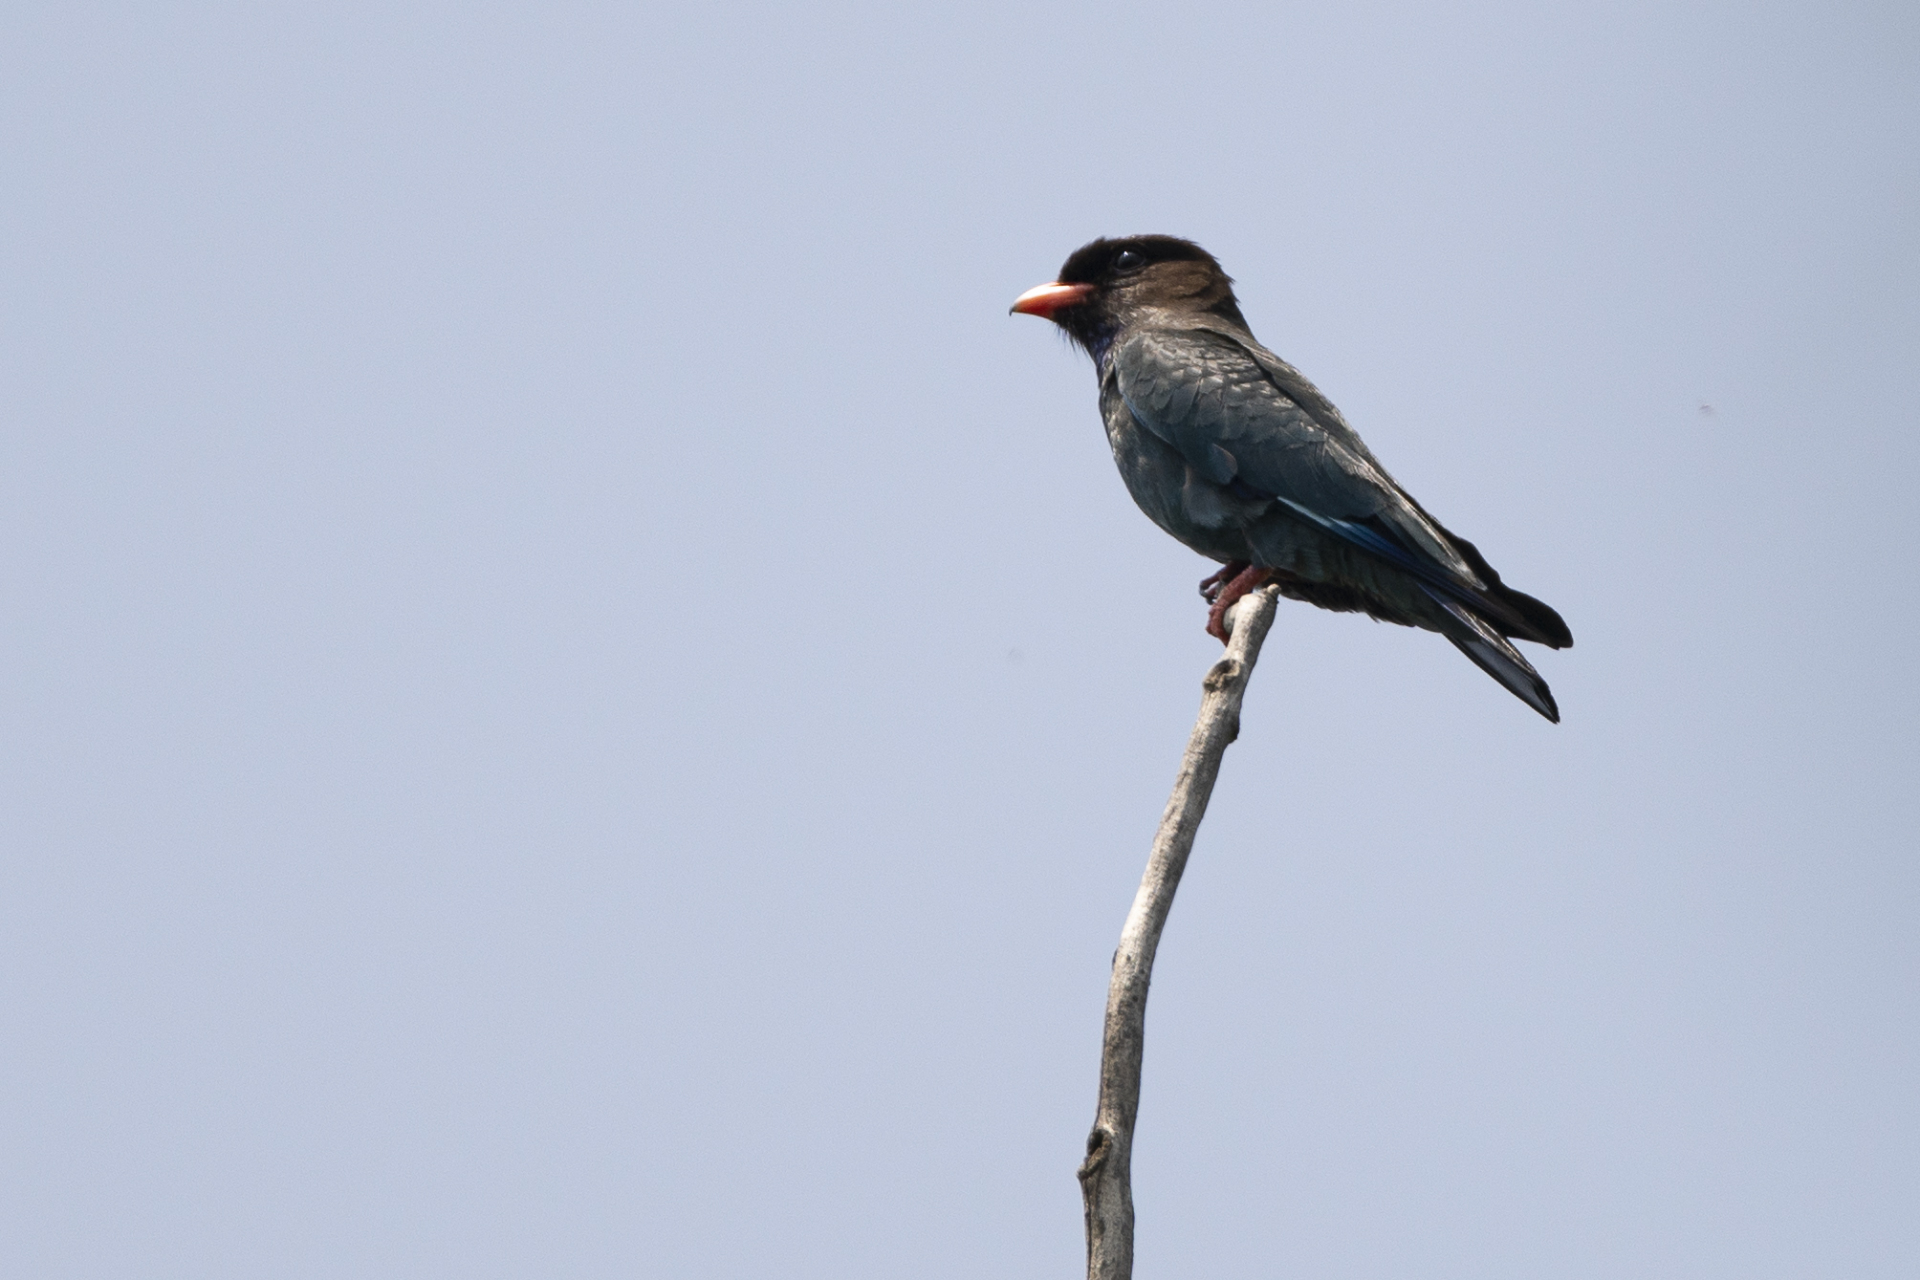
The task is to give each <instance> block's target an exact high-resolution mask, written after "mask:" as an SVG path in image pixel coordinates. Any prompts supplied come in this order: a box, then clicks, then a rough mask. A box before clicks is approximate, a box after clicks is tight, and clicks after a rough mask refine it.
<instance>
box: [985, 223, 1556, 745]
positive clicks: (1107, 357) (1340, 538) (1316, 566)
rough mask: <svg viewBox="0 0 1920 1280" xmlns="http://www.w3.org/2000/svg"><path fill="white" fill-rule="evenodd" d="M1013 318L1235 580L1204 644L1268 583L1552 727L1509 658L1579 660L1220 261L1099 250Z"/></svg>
mask: <svg viewBox="0 0 1920 1280" xmlns="http://www.w3.org/2000/svg"><path fill="white" fill-rule="evenodd" d="M1013 310H1014V311H1015V312H1019V313H1021V314H1024V315H1032V316H1040V317H1042V318H1044V319H1048V320H1052V321H1053V322H1054V323H1055V324H1057V325H1059V326H1060V327H1061V328H1062V329H1064V330H1065V331H1066V332H1067V334H1068V335H1069V336H1070V337H1071V338H1072V339H1073V340H1074V341H1075V342H1076V343H1078V344H1079V345H1080V346H1081V347H1082V348H1084V349H1085V350H1086V352H1087V354H1088V355H1090V356H1092V357H1093V364H1094V371H1095V372H1096V374H1097V375H1098V376H1099V379H1100V416H1101V418H1102V419H1103V420H1104V421H1105V423H1106V427H1107V441H1108V443H1109V444H1111V445H1112V446H1113V458H1114V461H1115V462H1117V463H1118V464H1119V465H1120V475H1121V477H1122V478H1123V479H1124V480H1125V481H1126V483H1127V489H1128V491H1129V492H1131V493H1132V494H1133V500H1134V501H1135V502H1137V503H1139V504H1140V509H1141V510H1142V511H1145V512H1146V513H1147V515H1148V516H1149V517H1150V518H1151V519H1152V520H1153V522H1154V523H1155V524H1157V525H1159V526H1160V527H1161V528H1162V529H1165V530H1166V531H1167V532H1168V533H1170V534H1172V535H1173V536H1174V537H1176V538H1178V539H1179V540H1180V541H1182V542H1184V543H1186V544H1187V545H1188V546H1189V547H1192V548H1193V549H1194V550H1195V551H1198V552H1199V553H1200V554H1201V555H1203V556H1208V557H1210V558H1212V559H1214V560H1217V561H1219V562H1220V563H1221V564H1222V565H1224V566H1225V567H1224V568H1222V569H1221V570H1220V571H1219V572H1218V573H1216V574H1214V575H1213V576H1212V577H1210V578H1208V579H1206V580H1205V581H1204V582H1202V583H1201V584H1200V594H1201V595H1202V596H1203V597H1205V598H1206V600H1207V601H1208V602H1209V603H1210V604H1211V605H1212V611H1211V613H1210V614H1209V615H1208V618H1207V631H1208V632H1209V633H1210V634H1212V635H1214V636H1216V637H1218V638H1219V639H1221V640H1223V641H1224V640H1225V639H1226V626H1225V619H1226V612H1227V609H1228V608H1229V607H1230V606H1231V605H1232V604H1233V603H1234V601H1236V600H1238V599H1240V597H1242V596H1244V595H1246V594H1247V593H1248V592H1249V591H1253V590H1256V589H1257V588H1259V587H1260V586H1261V585H1263V584H1265V583H1267V582H1274V583H1277V584H1278V586H1279V588H1280V593H1281V594H1282V595H1284V596H1287V597H1289V598H1291V599H1294V600H1304V601H1306V602H1307V603H1308V604H1315V605H1319V606H1320V607H1321V608H1322V609H1337V610H1341V611H1348V612H1359V613H1365V614H1369V615H1371V616H1372V617H1375V618H1378V619H1380V620H1381V621H1383V622H1397V623H1399V624H1400V625H1402V626H1412V627H1424V628H1425V629H1427V630H1428V631H1438V632H1439V633H1440V634H1441V635H1443V636H1445V637H1446V638H1447V639H1449V640H1451V641H1453V643H1454V644H1455V645H1456V646H1457V647H1458V648H1459V649H1460V651H1461V652H1462V653H1464V654H1466V655H1467V656H1468V657H1469V658H1471V659H1473V661H1474V662H1475V663H1476V664H1477V665H1478V666H1479V667H1480V669H1481V670H1482V671H1485V672H1486V673H1487V674H1488V675H1490V676H1492V677H1493V678H1494V679H1495V680H1498V681H1499V682H1500V683H1501V684H1503V685H1505V686H1506V687H1507V688H1508V689H1510V690H1512V692H1513V693H1514V695H1515V696H1517V697H1518V698H1519V699H1520V700H1521V701H1522V702H1525V703H1526V704H1527V705H1528V706H1530V707H1532V708H1533V709H1534V710H1535V711H1538V712H1539V713H1540V714H1541V715H1543V716H1545V717H1546V718H1547V719H1549V720H1551V721H1553V722H1554V723H1556V724H1557V723H1559V720H1560V711H1559V708H1557V707H1556V706H1555V705H1554V701H1553V694H1552V693H1551V692H1550V691H1549V690H1548V689H1547V683H1546V681H1544V680H1542V679H1541V678H1540V674H1539V673H1538V672H1537V671H1535V670H1534V669H1533V667H1532V666H1531V665H1529V664H1528V662H1527V660H1526V659H1525V658H1523V657H1521V656H1520V652H1519V650H1517V649H1515V648H1514V647H1513V646H1512V645H1511V644H1509V643H1508V642H1507V640H1508V637H1512V638H1514V639H1520V640H1531V641H1534V642H1535V643H1537V644H1543V645H1546V646H1547V647H1548V648H1552V649H1564V648H1567V647H1568V646H1570V645H1572V644H1573V634H1572V632H1570V631H1568V630H1567V624H1566V623H1564V622H1562V621H1561V620H1560V615H1559V614H1557V613H1555V612H1554V611H1553V610H1552V609H1550V608H1548V607H1547V606H1546V605H1544V604H1542V603H1541V602H1540V601H1538V600H1535V599H1534V598H1533V597H1532V596H1529V595H1524V594H1522V593H1521V592H1518V591H1515V590H1514V589H1513V588H1511V587H1509V586H1506V585H1505V584H1503V583H1502V582H1501V581H1500V575H1499V574H1497V573H1495V572H1494V571H1493V569H1492V567H1491V566H1489V565H1488V564H1487V562H1486V561H1485V560H1484V559H1482V558H1481V555H1480V552H1479V551H1478V550H1476V549H1475V547H1474V545H1473V544H1472V543H1471V542H1468V541H1467V540H1466V539H1464V538H1462V537H1460V536H1458V535H1457V534H1454V533H1451V532H1449V531H1448V530H1447V529H1446V528H1445V526H1443V525H1442V524H1441V523H1440V522H1439V521H1438V520H1435V519H1434V518H1433V517H1432V516H1430V515H1428V514H1427V513H1426V511H1425V510H1423V509H1422V508H1421V506H1420V504H1419V503H1417V502H1415V501H1414V500H1413V498H1412V497H1411V496H1410V495H1409V494H1408V493H1407V491H1406V490H1404V489H1402V488H1401V487H1400V486H1399V485H1398V484H1396V483H1395V482H1394V479H1393V477H1392V476H1390V475H1388V474H1387V470H1386V468H1385V467H1383V466H1381V465H1380V463H1379V461H1378V460H1377V459H1375V458H1374V456H1373V454H1372V452H1371V451H1370V450H1368V448H1367V446H1366V445H1365V444H1363V443H1361V440H1360V437H1359V435H1358V434H1356V433H1355V432H1354V430H1353V428H1352V427H1350V426H1348V425H1347V420H1346V419H1345V418H1343V417H1341V416H1340V411H1339V410H1338V409H1336V408H1334V407H1333V403H1332V402H1331V401H1329V400H1328V399H1327V398H1326V397H1325V396H1323V395H1321V394H1320V391H1319V389H1318V388H1317V387H1315V386H1314V385H1313V384H1312V383H1311V382H1308V381H1307V380H1306V378H1304V377H1302V376H1301V374H1300V372H1299V370H1297V369H1295V368H1294V367H1293V366H1292V365H1290V364H1288V363H1287V362H1286V361H1284V360H1282V359H1281V358H1280V357H1279V356H1276V355H1274V354H1273V352H1271V351H1269V350H1267V349H1266V348H1265V347H1263V346H1261V345H1260V344H1259V343H1258V342H1256V341H1254V337H1253V333H1252V332H1251V331H1250V330H1249V329H1248V328H1247V322H1246V319H1245V318H1244V317H1243V316H1242V315H1241V314H1240V305H1239V302H1238V300H1237V299H1235V297H1234V296H1233V281H1232V280H1231V279H1230V278H1229V277H1228V276H1227V273H1226V272H1225V271H1222V270H1221V269H1220V264H1219V263H1218V262H1216V261H1215V260H1214V258H1213V255H1212V254H1210V253H1208V252H1207V251H1206V250H1205V249H1202V248H1201V247H1200V246H1199V245H1197V244H1194V243H1193V242H1192V241H1190V240H1180V239H1176V238H1175V237H1173V236H1129V237H1127V238H1125V239H1119V240H1107V239H1100V240H1095V241H1094V242H1093V243H1092V244H1089V245H1086V246H1084V247H1083V248H1081V249H1078V250H1076V251H1075V252H1074V254H1073V256H1072V257H1070V258H1068V259H1067V261H1066V265H1065V266H1063V267H1061V268H1060V278H1059V279H1058V280H1056V281H1054V282H1053V283H1051V284H1043V285H1041V286H1039V287H1038V288H1035V289H1029V290H1028V291H1027V292H1025V293H1023V294H1021V295H1020V297H1019V298H1018V299H1017V300H1016V301H1015V302H1014V304H1013Z"/></svg>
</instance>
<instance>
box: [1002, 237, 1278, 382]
mask: <svg viewBox="0 0 1920 1280" xmlns="http://www.w3.org/2000/svg"><path fill="white" fill-rule="evenodd" d="M1013 310H1014V311H1017V312H1019V313H1020V314H1022V315H1029V316H1040V317H1042V318H1043V319H1047V320H1051V321H1053V322H1054V323H1055V324H1057V325H1059V326H1060V327H1061V328H1062V329H1064V330H1066V332H1067V334H1068V336H1070V337H1071V338H1072V339H1073V340H1074V341H1075V342H1077V343H1079V344H1080V345H1081V346H1082V347H1085V348H1086V349H1087V351H1088V353H1089V354H1091V355H1092V356H1093V357H1094V359H1095V360H1098V359H1099V358H1100V355H1101V353H1102V351H1103V350H1104V349H1105V348H1106V345H1107V344H1108V343H1109V342H1111V341H1112V340H1113V337H1114V335H1115V334H1116V333H1118V332H1119V331H1120V329H1121V328H1123V327H1124V326H1126V325H1128V324H1130V323H1132V322H1133V321H1135V320H1137V319H1142V318H1146V317H1147V316H1148V315H1149V314H1150V313H1152V312H1161V313H1166V314H1167V315H1168V316H1169V318H1178V317H1179V316H1180V315H1182V314H1188V315H1192V314H1198V313H1202V312H1211V313H1213V314H1215V315H1218V316H1221V317H1223V318H1225V319H1228V320H1231V321H1232V322H1233V323H1235V324H1237V325H1239V326H1241V327H1242V328H1245V327H1246V320H1245V319H1243V318H1242V317H1241V315H1240V305H1239V303H1238V302H1237V301H1236V300H1235V298H1234V296H1233V280H1232V279H1231V278H1230V277H1229V276H1228V275H1227V273H1226V272H1225V271H1222V270H1221V269H1220V264H1219V263H1218V262H1216V261H1214V258H1213V255H1212V254H1210V253H1208V252H1207V251H1206V250H1205V249H1202V248H1201V247H1200V246H1199V245H1197V244H1195V243H1194V242H1193V241H1191V240H1181V239H1179V238H1178V237H1176V236H1126V237H1124V238H1122V239H1118V240H1108V239H1105V238H1102V239H1099V240H1095V241H1094V242H1093V243H1092V244H1087V245H1082V246H1081V247H1080V248H1078V249H1076V250H1074V252H1073V256H1072V257H1070V258H1068V259H1067V260H1066V263H1065V264H1064V265H1063V266H1061V268H1060V276H1059V278H1058V279H1056V280H1054V281H1053V282H1052V283H1051V284H1043V285H1041V286H1039V287H1038V288H1034V289H1029V290H1027V291H1026V292H1025V293H1023V294H1021V295H1020V296H1019V297H1018V298H1016V299H1014V303H1013Z"/></svg>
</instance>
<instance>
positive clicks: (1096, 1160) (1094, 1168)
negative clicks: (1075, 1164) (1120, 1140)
mask: <svg viewBox="0 0 1920 1280" xmlns="http://www.w3.org/2000/svg"><path fill="white" fill-rule="evenodd" d="M1112 1150H1113V1135H1112V1134H1111V1133H1109V1132H1107V1129H1106V1126H1104V1125H1095V1126H1094V1128H1093V1132H1092V1133H1089V1134H1088V1135H1087V1158H1086V1159H1085V1160H1082V1161H1081V1162H1080V1168H1079V1170H1078V1172H1076V1173H1075V1175H1074V1176H1075V1177H1077V1178H1079V1179H1080V1181H1081V1183H1082V1184H1083V1185H1084V1184H1085V1183H1087V1182H1090V1181H1092V1180H1093V1178H1094V1177H1096V1176H1097V1175H1098V1174H1099V1172H1100V1167H1101V1166H1102V1165H1104V1164H1106V1162H1107V1153H1108V1152H1110V1151H1112Z"/></svg>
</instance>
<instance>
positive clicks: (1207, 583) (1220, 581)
mask: <svg viewBox="0 0 1920 1280" xmlns="http://www.w3.org/2000/svg"><path fill="white" fill-rule="evenodd" d="M1246 567H1247V562H1246V561H1245V560H1229V561H1227V567H1226V568H1224V569H1222V570H1221V571H1220V572H1218V573H1216V574H1214V575H1213V576H1212V577H1211V578H1202V579H1201V580H1200V598H1201V599H1202V600H1205V601H1206V602H1207V603H1208V604H1212V603H1213V602H1214V601H1215V600H1216V599H1218V598H1219V596H1220V592H1221V590H1222V589H1223V588H1225V587H1226V585H1227V584H1228V583H1229V582H1232V581H1233V580H1234V579H1235V578H1237V577H1239V576H1240V575H1241V573H1243V572H1244V571H1245V570H1246Z"/></svg>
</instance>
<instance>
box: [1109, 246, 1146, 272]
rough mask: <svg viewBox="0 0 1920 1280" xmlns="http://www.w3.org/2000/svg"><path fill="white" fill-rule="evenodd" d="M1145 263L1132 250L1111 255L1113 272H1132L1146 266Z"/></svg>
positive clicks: (1144, 260) (1123, 250)
mask: <svg viewBox="0 0 1920 1280" xmlns="http://www.w3.org/2000/svg"><path fill="white" fill-rule="evenodd" d="M1146 261H1147V260H1146V259H1145V258H1143V257H1141V256H1140V255H1139V254H1137V253H1135V252H1134V251H1133V250H1131V249H1122V250H1121V251H1120V252H1119V253H1116V254H1114V255H1113V269H1114V270H1115V271H1134V270H1137V269H1138V268H1140V267H1142V266H1144V265H1146Z"/></svg>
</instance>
